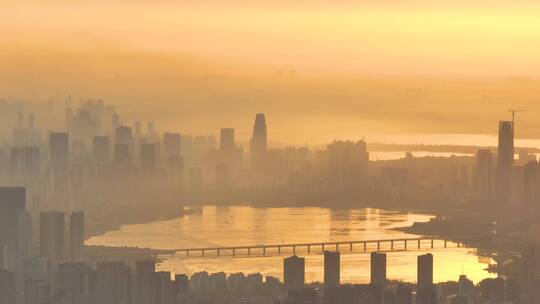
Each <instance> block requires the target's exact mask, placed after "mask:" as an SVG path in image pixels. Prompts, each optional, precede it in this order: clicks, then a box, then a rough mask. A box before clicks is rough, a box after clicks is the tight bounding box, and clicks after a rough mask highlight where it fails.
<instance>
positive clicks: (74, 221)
mask: <svg viewBox="0 0 540 304" xmlns="http://www.w3.org/2000/svg"><path fill="white" fill-rule="evenodd" d="M69 227H70V229H69V236H70V239H69V248H70V255H71V258H73V259H77V258H81V257H83V256H84V239H85V238H84V212H82V211H78V212H73V213H71V215H70V217H69Z"/></svg>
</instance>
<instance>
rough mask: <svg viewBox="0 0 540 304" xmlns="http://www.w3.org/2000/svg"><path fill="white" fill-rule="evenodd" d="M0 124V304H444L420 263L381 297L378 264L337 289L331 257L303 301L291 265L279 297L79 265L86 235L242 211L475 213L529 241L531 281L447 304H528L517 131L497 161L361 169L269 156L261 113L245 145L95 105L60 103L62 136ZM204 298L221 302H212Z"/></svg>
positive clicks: (146, 270)
mask: <svg viewBox="0 0 540 304" xmlns="http://www.w3.org/2000/svg"><path fill="white" fill-rule="evenodd" d="M0 112H1V113H0V116H2V117H4V116H6V115H14V116H16V117H17V122H16V124H15V126H13V128H12V132H11V134H10V136H9V138H5V139H4V141H3V144H2V146H1V147H0V172H1V173H0V182H1V183H2V184H3V185H4V186H5V187H3V188H0V266H1V268H2V269H4V270H2V272H1V273H0V280H1V282H0V299H1V300H2V301H4V302H0V303H9V304H11V303H14V302H12V301H17V302H16V303H77V304H78V303H96V304H98V303H99V304H101V303H104V304H109V303H110V304H117V303H126V304H127V303H141V304H142V303H145V304H146V303H148V304H152V303H159V304H161V303H178V301H180V302H179V303H213V302H216V303H231V302H222V301H225V299H230V301H232V303H235V302H234V301H236V302H238V301H243V299H246V297H247V300H246V301H248V303H250V302H249V301H253V300H252V297H251V296H252V295H254V299H258V300H257V301H259V302H255V303H273V302H276V301H278V302H279V301H284V302H285V303H319V302H321V301H322V302H324V303H358V302H360V303H411V302H407V300H403V299H405V298H406V299H409V297H408V295H409V294H413V295H414V296H412V297H411V298H412V299H415V302H413V303H418V304H423V303H445V302H443V301H447V299H446V298H445V297H443V296H441V293H440V292H439V291H436V290H438V289H437V288H434V286H433V262H432V260H430V259H431V258H430V256H429V255H428V256H422V257H420V258H419V261H418V268H419V276H418V282H417V286H416V287H414V286H412V287H411V285H407V284H403V285H400V286H396V288H395V289H394V290H391V291H388V290H387V288H386V283H384V282H386V274H385V271H384V272H383V271H382V268H379V267H378V266H377V265H382V264H384V265H386V262H385V256H384V255H383V254H375V255H373V256H372V284H370V285H365V286H364V285H343V284H340V280H339V272H340V266H339V265H340V263H339V260H340V258H339V253H330V252H328V253H326V254H325V281H324V286H323V287H322V288H317V287H313V286H312V287H309V285H308V287H307V289H306V284H305V280H304V262H303V260H302V258H299V257H291V258H287V259H286V260H285V262H284V273H283V276H284V278H283V286H281V283H279V280H277V279H275V278H266V279H265V280H263V278H262V276H261V275H258V274H254V275H248V276H243V275H241V274H236V275H235V274H233V275H230V276H229V277H226V275H225V274H223V273H221V274H212V275H209V274H204V273H198V274H194V275H193V276H192V277H191V278H189V279H188V278H187V277H185V276H176V278H175V280H171V274H170V273H161V272H156V271H155V264H154V262H149V261H146V262H142V261H141V262H139V263H135V265H127V264H126V263H123V262H118V261H106V260H105V261H104V260H99V259H97V260H96V259H88V257H87V256H86V255H85V254H84V240H85V238H86V237H88V235H90V234H93V233H99V232H103V231H107V230H109V229H112V228H115V227H117V226H119V225H121V224H123V223H129V222H137V221H139V220H149V219H154V218H159V217H161V216H162V215H163V214H170V213H171V214H178V213H181V212H182V210H183V206H186V205H193V204H199V203H204V202H214V203H223V204H225V203H230V202H238V201H247V202H250V203H253V204H255V205H256V204H276V203H279V202H281V203H283V202H287V204H289V205H295V204H320V205H324V206H326V207H347V206H365V205H368V204H372V205H380V206H397V207H401V208H406V207H420V208H423V209H427V210H431V211H434V212H437V211H438V210H444V209H447V208H451V207H452V206H454V207H456V208H462V210H466V213H469V212H470V213H473V212H475V211H479V212H481V213H482V214H483V215H482V216H484V215H485V217H482V218H481V219H475V221H477V222H489V223H492V222H494V223H496V224H495V227H494V231H496V235H495V236H494V237H495V238H500V237H501V236H504V235H505V234H504V232H505V230H507V231H510V232H512V233H514V232H515V231H514V230H513V229H514V228H515V227H518V228H519V229H521V230H519V231H518V232H519V236H520V238H521V237H522V236H523V235H524V234H525V233H526V234H527V237H524V238H522V239H524V240H525V241H526V242H527V243H529V244H532V247H531V248H532V249H531V250H530V251H528V252H527V253H526V254H524V256H525V257H526V258H527V263H528V264H527V267H526V269H527V270H526V271H524V272H523V273H522V275H521V276H520V280H519V281H517V280H511V279H508V280H506V281H504V280H503V279H496V280H487V281H485V282H483V283H482V284H480V285H479V287H477V288H473V289H475V290H476V289H478V290H480V292H479V293H476V294H475V295H474V296H472V295H464V294H461V293H460V294H457V296H456V297H454V298H452V300H448V301H451V302H449V303H484V302H478V301H484V300H485V301H492V302H493V301H495V302H493V303H497V302H496V301H504V300H508V301H513V302H514V303H519V302H517V301H518V299H519V297H518V296H516V292H517V291H516V290H519V292H517V293H520V294H524V293H525V294H529V295H530V297H529V298H528V301H529V303H536V302H535V299H536V298H535V297H534V296H532V294H533V293H535V292H534V291H535V286H537V283H538V282H539V281H540V267H539V265H540V263H539V261H540V258H539V255H538V253H537V252H536V251H538V250H536V251H535V250H534V248H535V246H536V244H538V239H539V238H538V235H539V234H538V231H537V230H538V229H540V225H538V223H540V211H539V210H540V208H538V206H539V205H540V202H538V200H540V193H539V192H538V191H540V190H538V189H540V187H539V185H540V165H539V164H538V162H537V160H536V156H534V155H532V154H529V153H527V151H526V150H519V151H518V152H519V153H518V154H519V158H518V159H515V157H514V155H515V154H516V153H515V152H516V148H515V147H514V121H501V122H500V124H499V143H498V147H497V149H496V151H494V149H479V150H478V152H477V154H476V157H472V156H463V157H448V158H436V157H424V158H415V157H414V156H413V154H412V153H407V154H406V155H404V158H401V159H395V160H378V161H377V160H372V161H370V157H369V152H368V144H367V143H366V141H364V140H360V141H342V140H335V141H333V142H332V143H330V144H328V145H327V146H326V147H323V148H318V149H311V148H308V147H288V148H272V147H269V144H268V132H267V122H266V117H265V115H264V114H263V113H258V114H256V115H255V122H254V125H253V132H252V135H251V138H250V139H249V143H248V144H245V143H243V142H242V141H239V140H238V139H237V138H236V136H235V129H234V128H222V129H221V130H220V131H219V138H216V137H214V136H190V135H186V134H181V133H176V132H163V133H158V132H157V131H156V127H155V124H154V123H153V122H148V123H147V124H146V127H145V128H143V125H142V123H141V122H139V121H135V122H134V123H133V124H131V123H128V122H127V121H124V120H123V119H122V118H121V116H120V113H118V112H117V110H116V108H115V107H114V106H110V105H106V104H105V103H104V102H103V101H102V100H85V101H82V102H80V103H78V104H77V105H76V106H73V105H72V104H71V103H66V107H65V115H64V118H65V126H64V128H65V129H64V130H63V131H61V132H59V131H52V130H47V129H44V128H41V127H40V126H39V124H38V123H37V122H38V121H39V117H38V116H35V115H34V114H33V113H30V112H27V111H25V110H24V107H23V106H21V104H20V103H7V102H3V103H0ZM455 228H456V229H458V228H459V227H455ZM468 229H469V232H470V233H473V232H474V231H473V230H475V228H474V227H468ZM509 235H510V236H512V235H514V234H509ZM332 265H333V266H332ZM336 265H337V266H336ZM381 267H382V266H381ZM384 267H386V266H384ZM421 274H422V275H421ZM462 279H463V280H464V278H462ZM235 282H236V283H235ZM238 282H242V283H238ZM460 282H461V280H460ZM464 282H465V281H464ZM138 284H139V285H138ZM141 284H142V285H141ZM235 284H237V285H239V286H242V287H241V288H240V287H238V288H234V286H235ZM460 284H461V283H460ZM469 285H470V284H469ZM231 286H233V287H231ZM374 286H379V287H374ZM460 286H461V285H460ZM517 286H521V287H522V288H521V289H520V288H518V287H517ZM216 287H219V288H216ZM438 287H440V286H438ZM237 289H238V290H239V289H241V291H238V290H237ZM209 290H222V291H224V294H221V295H220V294H219V293H217V294H216V296H215V297H214V298H212V299H208V298H205V297H206V296H207V294H208V292H207V291H209ZM231 290H232V291H233V293H231ZM197 291H199V293H197ZM225 291H226V292H225ZM409 291H410V292H409ZM182 292H184V294H183V296H184V297H180V300H179V296H178V294H179V293H182ZM235 292H237V293H238V294H240V296H237V295H236V293H235ZM231 294H233V295H232V296H231ZM402 298H403V299H402ZM47 301H48V302H47ZM85 301H86V302H85ZM96 301H97V302H96ZM137 301H139V302H137ZM140 301H143V302H140ZM182 301H183V302H182ZM340 301H341V302H340ZM381 301H383V302H381ZM400 301H401V302H400ZM488 303H489V302H488Z"/></svg>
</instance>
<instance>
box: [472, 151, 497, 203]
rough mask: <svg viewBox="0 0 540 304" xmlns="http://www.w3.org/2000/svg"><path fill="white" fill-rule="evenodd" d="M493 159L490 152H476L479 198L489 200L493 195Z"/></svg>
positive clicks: (477, 191)
mask: <svg viewBox="0 0 540 304" xmlns="http://www.w3.org/2000/svg"><path fill="white" fill-rule="evenodd" d="M492 159H493V157H492V153H491V151H490V150H487V149H480V150H478V151H477V152H476V168H475V187H476V194H477V196H478V198H480V199H482V200H487V199H489V198H491V197H492V194H493V160H492Z"/></svg>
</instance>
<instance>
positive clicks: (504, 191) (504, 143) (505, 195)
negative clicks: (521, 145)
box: [497, 121, 514, 205]
mask: <svg viewBox="0 0 540 304" xmlns="http://www.w3.org/2000/svg"><path fill="white" fill-rule="evenodd" d="M497 151H498V160H497V195H498V198H499V202H500V203H501V204H503V205H507V204H508V203H509V202H508V200H509V198H510V195H511V193H510V191H511V189H512V165H513V163H514V123H513V122H511V121H500V122H499V145H498V150H497Z"/></svg>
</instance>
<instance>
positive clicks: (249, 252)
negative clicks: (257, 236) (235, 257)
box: [247, 247, 251, 256]
mask: <svg viewBox="0 0 540 304" xmlns="http://www.w3.org/2000/svg"><path fill="white" fill-rule="evenodd" d="M247 250H248V256H251V248H249V247H248V249H247Z"/></svg>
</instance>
